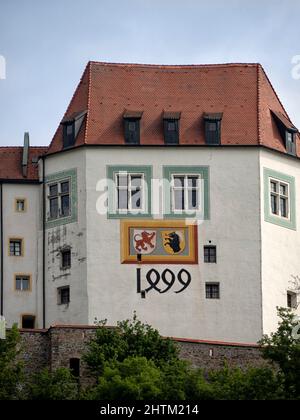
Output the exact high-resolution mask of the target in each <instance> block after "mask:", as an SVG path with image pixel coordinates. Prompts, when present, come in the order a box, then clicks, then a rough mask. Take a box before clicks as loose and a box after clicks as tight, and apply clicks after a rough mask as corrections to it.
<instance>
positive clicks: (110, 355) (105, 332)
mask: <svg viewBox="0 0 300 420" xmlns="http://www.w3.org/2000/svg"><path fill="white" fill-rule="evenodd" d="M128 357H145V358H146V359H147V360H152V361H153V362H154V363H155V364H156V365H157V366H159V365H161V364H163V363H166V362H167V363H168V362H171V361H174V360H178V349H177V346H176V344H175V343H174V342H173V341H171V340H169V339H164V338H162V337H161V336H160V335H159V332H158V331H157V330H155V329H153V328H152V327H151V326H150V325H147V324H143V323H142V322H141V321H139V320H138V319H137V316H136V314H134V317H133V320H126V321H122V322H119V323H118V326H117V328H113V329H111V328H107V327H106V322H105V321H103V322H101V323H100V324H99V328H98V329H97V331H96V336H95V338H94V339H93V340H92V341H91V343H90V344H89V348H88V351H87V353H86V354H85V356H84V360H85V361H86V363H87V365H88V367H89V368H90V370H91V371H92V372H93V374H94V375H95V377H99V376H100V375H101V374H102V373H103V370H104V365H105V362H107V361H110V362H113V361H118V362H122V361H124V360H125V359H126V358H128Z"/></svg>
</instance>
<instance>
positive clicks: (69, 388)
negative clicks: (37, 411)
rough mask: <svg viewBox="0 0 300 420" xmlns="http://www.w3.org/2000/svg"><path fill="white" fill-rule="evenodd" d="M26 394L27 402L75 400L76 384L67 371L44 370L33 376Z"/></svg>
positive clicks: (76, 396) (62, 369) (76, 395)
mask: <svg viewBox="0 0 300 420" xmlns="http://www.w3.org/2000/svg"><path fill="white" fill-rule="evenodd" d="M26 393H27V399H29V400H76V399H78V383H77V381H76V379H75V378H74V377H73V375H72V374H71V372H70V370H69V369H65V368H59V369H57V370H56V371H54V372H49V370H48V369H44V370H42V371H41V372H39V373H37V374H35V375H33V377H32V381H31V382H30V383H29V384H28V385H27V392H26Z"/></svg>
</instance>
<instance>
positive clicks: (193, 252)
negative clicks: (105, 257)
mask: <svg viewBox="0 0 300 420" xmlns="http://www.w3.org/2000/svg"><path fill="white" fill-rule="evenodd" d="M133 227H135V228H151V229H155V228H166V229H172V228H175V229H176V228H188V230H189V234H188V237H189V250H190V254H189V255H143V256H142V261H137V257H135V256H133V255H130V228H133ZM121 263H122V264H150V263H151V264H198V226H197V225H187V224H186V223H185V222H184V221H182V220H180V221H179V220H132V221H125V220H122V221H121Z"/></svg>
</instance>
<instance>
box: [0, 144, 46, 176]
mask: <svg viewBox="0 0 300 420" xmlns="http://www.w3.org/2000/svg"><path fill="white" fill-rule="evenodd" d="M47 149H48V148H47V147H30V149H29V158H28V172H27V177H24V176H23V173H22V156H23V147H0V180H13V181H20V180H27V181H37V180H38V179H39V176H38V165H37V163H33V162H32V159H33V158H37V157H38V156H41V155H43V154H45V153H46V152H47Z"/></svg>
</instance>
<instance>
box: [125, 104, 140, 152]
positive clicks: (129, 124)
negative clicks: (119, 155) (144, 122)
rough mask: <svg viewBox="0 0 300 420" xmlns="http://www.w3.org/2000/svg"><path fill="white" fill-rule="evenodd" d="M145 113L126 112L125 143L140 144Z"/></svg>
mask: <svg viewBox="0 0 300 420" xmlns="http://www.w3.org/2000/svg"><path fill="white" fill-rule="evenodd" d="M142 115H143V112H141V111H126V112H125V113H124V115H123V118H124V135H125V143H127V144H140V120H141V118H142Z"/></svg>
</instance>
